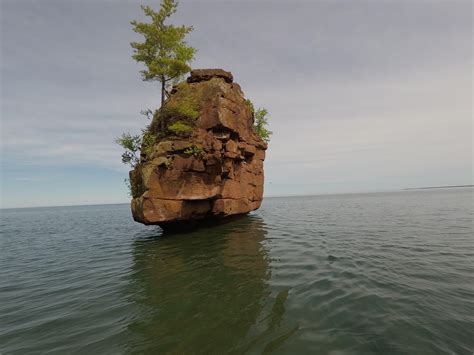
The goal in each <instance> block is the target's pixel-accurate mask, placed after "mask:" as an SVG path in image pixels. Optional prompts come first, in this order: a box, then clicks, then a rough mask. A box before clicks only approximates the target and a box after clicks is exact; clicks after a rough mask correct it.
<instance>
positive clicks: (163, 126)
mask: <svg viewBox="0 0 474 355" xmlns="http://www.w3.org/2000/svg"><path fill="white" fill-rule="evenodd" d="M164 104H165V78H161V107H160V111H161V115H160V116H161V117H160V123H161V131H162V132H163V133H165V128H166V127H165V115H164V113H163V105H164Z"/></svg>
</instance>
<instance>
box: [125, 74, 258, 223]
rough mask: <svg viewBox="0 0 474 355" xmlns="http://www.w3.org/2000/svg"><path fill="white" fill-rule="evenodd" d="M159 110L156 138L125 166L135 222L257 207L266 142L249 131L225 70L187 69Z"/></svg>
mask: <svg viewBox="0 0 474 355" xmlns="http://www.w3.org/2000/svg"><path fill="white" fill-rule="evenodd" d="M170 108H173V110H172V111H171V109H170ZM162 112H171V114H167V115H166V116H165V115H164V114H158V115H155V117H154V119H153V122H152V124H151V125H150V127H151V134H153V135H154V137H155V141H154V143H153V144H152V146H151V147H149V149H146V152H145V153H144V150H145V149H144V148H143V147H142V155H141V160H140V163H139V164H138V165H137V166H136V167H135V169H134V170H132V171H131V172H130V182H131V185H132V193H133V200H132V204H131V207H132V214H133V218H134V219H135V220H136V221H138V222H141V223H144V224H158V225H160V226H162V227H164V228H165V227H166V226H168V225H171V224H176V223H179V222H184V221H198V220H202V219H212V218H218V219H219V218H224V217H227V216H231V215H236V214H244V213H248V212H250V211H252V210H255V209H257V208H259V207H260V205H261V202H262V195H263V181H264V173H263V161H264V160H265V150H266V149H267V144H266V143H265V142H264V141H263V140H262V139H261V138H260V137H259V136H258V135H257V134H256V133H255V132H254V130H253V111H252V109H251V107H250V105H248V104H247V102H246V100H245V98H244V94H243V92H242V90H241V88H240V86H239V85H238V84H236V83H234V82H233V77H232V74H231V73H229V72H226V71H224V70H222V69H199V70H193V71H192V72H191V75H190V77H189V78H188V79H187V81H186V83H182V84H179V85H178V86H176V87H174V88H173V90H172V92H171V96H170V98H169V99H168V101H167V102H166V104H165V106H164V110H162ZM176 122H180V125H181V126H179V125H177V124H176ZM173 123H174V126H172V124H173ZM163 127H165V129H164V130H163ZM166 127H168V130H167V129H166ZM176 127H181V128H180V130H177V129H176ZM183 127H185V128H183ZM159 128H161V131H159ZM171 129H174V131H172V130H171Z"/></svg>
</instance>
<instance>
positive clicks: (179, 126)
mask: <svg viewBox="0 0 474 355" xmlns="http://www.w3.org/2000/svg"><path fill="white" fill-rule="evenodd" d="M168 130H169V131H171V132H172V133H173V134H175V135H177V136H180V137H188V136H189V135H190V134H191V132H192V131H193V127H191V126H190V125H188V124H187V123H186V122H183V121H176V122H174V123H172V124H170V125H169V126H168Z"/></svg>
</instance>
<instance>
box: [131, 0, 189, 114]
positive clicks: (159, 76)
mask: <svg viewBox="0 0 474 355" xmlns="http://www.w3.org/2000/svg"><path fill="white" fill-rule="evenodd" d="M177 7H178V2H177V1H176V0H162V2H161V6H160V10H159V11H158V12H156V11H154V10H153V9H152V8H150V7H149V6H143V5H142V6H141V8H142V10H143V12H144V13H145V15H146V16H148V17H150V19H151V22H150V23H144V22H138V21H131V22H130V23H131V25H132V26H133V30H134V31H135V32H136V33H139V34H141V35H143V37H144V42H132V43H130V45H131V46H132V48H133V51H134V54H133V56H132V58H133V59H135V60H136V61H137V62H143V63H144V64H145V66H146V69H145V70H142V71H141V74H142V77H143V80H145V81H152V80H157V81H159V82H160V83H161V107H163V104H164V102H165V99H166V96H167V95H168V92H167V87H168V86H169V84H170V83H171V82H172V81H173V80H178V79H179V78H180V77H182V76H183V75H184V74H186V73H188V72H189V71H190V70H191V67H190V66H189V64H188V63H189V62H190V61H192V60H193V59H194V54H195V53H196V49H195V48H193V47H191V46H188V45H187V43H186V41H185V37H186V35H187V34H188V33H190V32H191V31H192V30H193V27H192V26H189V27H188V26H173V25H168V24H165V21H166V20H167V19H168V18H169V17H170V16H171V15H172V14H174V13H175V12H176V10H177Z"/></svg>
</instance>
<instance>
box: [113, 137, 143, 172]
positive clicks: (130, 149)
mask: <svg viewBox="0 0 474 355" xmlns="http://www.w3.org/2000/svg"><path fill="white" fill-rule="evenodd" d="M115 143H117V144H118V145H120V146H121V147H122V148H124V149H125V152H123V153H122V163H124V164H130V166H131V167H132V168H134V167H135V166H136V165H137V164H138V163H139V161H140V158H139V156H137V153H138V152H139V151H140V143H141V137H140V135H136V136H132V135H131V134H130V133H122V135H121V136H120V137H117V138H116V139H115Z"/></svg>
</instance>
